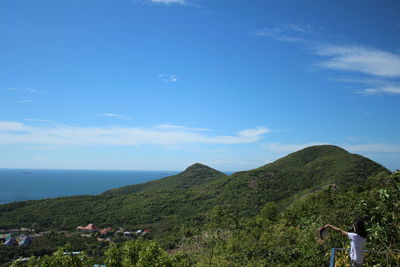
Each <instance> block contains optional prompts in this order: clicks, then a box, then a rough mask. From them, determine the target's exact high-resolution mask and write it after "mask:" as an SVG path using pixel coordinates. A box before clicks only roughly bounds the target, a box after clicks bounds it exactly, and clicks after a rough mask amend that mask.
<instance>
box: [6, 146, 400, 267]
mask: <svg viewBox="0 0 400 267" xmlns="http://www.w3.org/2000/svg"><path fill="white" fill-rule="evenodd" d="M388 174H389V171H388V170H386V169H385V168H383V167H382V166H381V165H379V164H377V163H374V162H372V161H370V160H369V159H366V158H364V157H361V156H359V155H354V154H350V153H348V152H346V151H344V150H343V149H341V148H338V147H335V146H315V147H310V148H306V149H304V150H301V151H299V152H295V153H293V154H290V155H288V156H287V157H284V158H282V159H280V160H278V161H276V162H273V163H271V164H268V165H265V166H263V167H260V168H258V169H255V170H251V171H245V172H239V173H235V174H233V175H231V176H227V175H224V174H222V173H220V172H218V171H215V170H212V169H211V168H208V167H206V166H204V165H200V164H195V165H193V166H192V167H189V168H188V169H187V170H186V171H184V172H182V173H181V174H178V175H175V176H171V177H167V178H164V179H160V180H158V181H152V182H149V183H145V184H141V185H134V186H128V187H123V188H120V189H114V190H110V191H108V192H105V193H104V194H102V195H99V196H77V197H67V198H57V199H45V200H38V201H26V202H19V203H11V204H6V205H1V206H0V227H1V228H7V227H21V226H25V227H30V226H33V225H35V227H39V228H43V229H61V228H66V229H74V228H75V227H76V226H77V225H82V224H87V223H94V224H96V225H98V226H100V227H103V226H104V227H105V226H112V227H116V226H122V227H125V228H128V229H132V230H133V229H143V228H151V229H152V237H154V238H156V239H157V241H158V243H155V242H154V241H146V240H136V241H129V242H126V243H123V244H122V245H118V244H116V245H113V246H111V247H109V248H108V250H107V251H106V253H105V257H106V258H105V263H106V264H107V266H145V265H146V264H147V266H192V265H197V266H210V265H212V266H289V265H290V266H326V263H327V261H328V258H329V252H330V248H332V247H346V245H348V240H346V239H344V238H343V237H341V236H339V235H337V234H335V233H332V234H331V237H330V238H329V240H327V241H326V242H325V243H323V244H318V243H317V242H315V237H314V232H315V231H316V229H318V227H319V226H321V225H325V224H327V223H329V224H334V225H337V226H339V227H341V228H343V229H345V230H347V229H348V228H349V227H350V226H351V224H352V221H353V220H354V219H355V218H363V219H365V220H366V226H367V228H368V231H369V233H370V236H369V240H368V247H367V248H368V249H374V250H389V251H391V250H394V249H396V248H398V247H400V243H399V242H400V241H399V240H400V237H399V234H400V233H399V231H400V230H399V229H400V225H399V222H400V217H399V214H400V207H399V205H400V204H399V203H400V201H399V200H400V199H399V195H400V190H399V188H400V184H399V183H400V174H399V172H396V173H393V174H391V175H388ZM114 241H117V240H115V239H114ZM177 243H179V245H178V249H177V250H178V252H176V250H174V253H173V255H172V256H171V255H169V254H167V253H166V252H165V251H164V250H163V249H162V248H161V247H160V246H159V245H158V244H161V245H162V247H163V248H167V249H174V248H176V247H177V246H176V245H177ZM61 245H62V244H61ZM93 249H94V248H93ZM96 251H97V249H96ZM1 253H3V252H2V250H1V249H0V254H1ZM6 253H8V252H6ZM46 253H47V254H48V253H49V252H46ZM46 253H45V254H46ZM100 253H101V252H100ZM43 258H45V257H43ZM372 262H374V263H377V262H378V263H379V262H380V259H379V257H376V256H368V264H369V263H372Z"/></svg>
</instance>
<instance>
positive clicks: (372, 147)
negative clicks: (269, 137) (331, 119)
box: [262, 142, 400, 153]
mask: <svg viewBox="0 0 400 267" xmlns="http://www.w3.org/2000/svg"><path fill="white" fill-rule="evenodd" d="M329 144H330V143H324V142H310V143H305V144H281V143H269V144H264V145H262V148H263V149H265V150H268V151H272V152H280V153H292V152H295V151H299V150H301V149H304V148H306V147H310V146H316V145H329ZM339 146H340V147H342V148H344V149H346V150H348V151H349V152H352V153H357V152H382V153H391V152H393V153H400V144H384V143H374V144H372V143H368V144H356V145H348V144H342V145H339Z"/></svg>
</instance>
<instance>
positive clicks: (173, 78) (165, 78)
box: [158, 74, 178, 83]
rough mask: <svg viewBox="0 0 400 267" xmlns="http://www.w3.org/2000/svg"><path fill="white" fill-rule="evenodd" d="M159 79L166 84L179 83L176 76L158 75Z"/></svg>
mask: <svg viewBox="0 0 400 267" xmlns="http://www.w3.org/2000/svg"><path fill="white" fill-rule="evenodd" d="M158 77H160V78H161V80H162V81H163V82H165V83H176V82H177V81H178V78H177V77H176V75H167V74H158Z"/></svg>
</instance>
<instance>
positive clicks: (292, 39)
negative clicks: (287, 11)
mask: <svg viewBox="0 0 400 267" xmlns="http://www.w3.org/2000/svg"><path fill="white" fill-rule="evenodd" d="M313 33H315V29H314V27H312V26H310V25H307V24H300V23H298V24H295V23H288V24H279V25H278V26H275V27H264V28H262V29H259V30H255V31H252V32H251V34H252V35H255V36H263V37H269V38H272V39H274V40H276V41H279V42H288V43H298V42H303V41H304V35H306V34H313Z"/></svg>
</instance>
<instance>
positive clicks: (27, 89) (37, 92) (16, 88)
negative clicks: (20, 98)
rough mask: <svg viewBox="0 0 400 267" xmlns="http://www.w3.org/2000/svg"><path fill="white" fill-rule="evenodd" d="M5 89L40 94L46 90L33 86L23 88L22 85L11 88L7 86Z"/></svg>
mask: <svg viewBox="0 0 400 267" xmlns="http://www.w3.org/2000/svg"><path fill="white" fill-rule="evenodd" d="M5 90H7V91H17V92H23V93H32V94H39V93H45V91H41V90H36V89H33V88H29V87H26V88H22V87H10V88H6V89H5Z"/></svg>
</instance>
